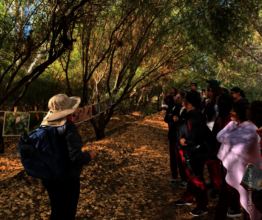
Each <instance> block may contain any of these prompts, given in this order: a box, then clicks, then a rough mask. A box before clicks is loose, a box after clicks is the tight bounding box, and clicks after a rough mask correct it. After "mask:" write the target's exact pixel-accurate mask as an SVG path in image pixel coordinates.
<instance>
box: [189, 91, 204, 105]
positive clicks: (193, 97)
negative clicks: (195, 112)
mask: <svg viewBox="0 0 262 220" xmlns="http://www.w3.org/2000/svg"><path fill="white" fill-rule="evenodd" d="M186 101H187V102H189V103H191V105H193V106H194V108H196V109H200V104H201V99H200V95H199V93H198V92H197V91H190V92H188V93H187V94H186Z"/></svg>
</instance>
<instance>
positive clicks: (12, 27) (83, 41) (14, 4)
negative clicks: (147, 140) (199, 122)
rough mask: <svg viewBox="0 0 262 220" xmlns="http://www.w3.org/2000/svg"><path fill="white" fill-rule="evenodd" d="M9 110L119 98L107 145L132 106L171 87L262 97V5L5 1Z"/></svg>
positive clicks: (191, 0)
mask: <svg viewBox="0 0 262 220" xmlns="http://www.w3.org/2000/svg"><path fill="white" fill-rule="evenodd" d="M0 9H1V13H0V31H1V32H0V56H1V59H0V92H1V94H2V95H1V97H0V106H1V109H2V110H12V109H13V107H14V106H18V109H19V110H21V111H22V110H23V111H29V110H33V109H34V106H37V107H38V109H39V110H46V109H47V102H48V100H49V98H50V97H51V96H53V95H54V94H57V93H66V94H68V95H75V96H80V97H81V98H82V103H81V105H82V106H86V105H89V104H93V103H96V102H99V101H101V100H103V99H105V98H108V97H111V96H113V95H116V103H115V104H114V105H112V107H111V109H109V110H108V111H107V112H106V113H103V114H101V115H100V116H99V122H98V124H97V122H96V121H95V120H94V119H92V120H91V123H92V125H93V126H94V129H95V131H96V132H97V136H98V137H103V135H104V129H105V126H106V125H107V123H108V122H109V120H110V118H111V116H112V115H113V113H114V110H115V109H116V108H117V106H119V105H121V104H123V103H132V102H134V97H136V101H139V100H143V97H145V96H147V97H152V96H155V95H156V96H159V94H160V93H161V92H163V91H164V90H165V89H168V87H169V86H171V84H172V86H175V87H179V88H182V87H183V88H185V89H187V88H188V86H189V82H190V81H193V80H194V81H196V82H199V84H200V86H202V87H203V88H204V87H206V83H205V80H206V79H210V78H217V79H219V80H220V81H222V85H223V86H224V87H227V88H230V87H233V86H236V85H238V86H240V87H242V88H243V89H244V90H245V91H246V92H247V93H248V95H249V99H251V100H254V99H258V98H260V97H261V92H262V88H261V87H260V86H259V85H260V84H261V83H262V77H261V75H262V55H261V49H262V20H261V18H262V17H261V16H262V14H261V13H262V11H261V9H262V2H261V1H259V0H253V1H246V0H233V1H218V0H212V1H210V0H183V1H181V0H161V1H159V0H126V1H113V0H102V1H95V0H54V1H53V0H37V1H36V0H15V1H13V0H4V1H1V2H0Z"/></svg>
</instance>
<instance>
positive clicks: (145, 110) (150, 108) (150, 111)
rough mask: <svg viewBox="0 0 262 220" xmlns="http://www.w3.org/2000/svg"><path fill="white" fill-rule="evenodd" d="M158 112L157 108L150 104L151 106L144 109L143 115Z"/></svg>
mask: <svg viewBox="0 0 262 220" xmlns="http://www.w3.org/2000/svg"><path fill="white" fill-rule="evenodd" d="M156 112H157V111H156V109H154V108H153V107H152V106H149V107H147V108H146V109H144V110H143V115H144V116H149V115H152V114H154V113H156Z"/></svg>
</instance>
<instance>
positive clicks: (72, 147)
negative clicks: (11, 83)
mask: <svg viewBox="0 0 262 220" xmlns="http://www.w3.org/2000/svg"><path fill="white" fill-rule="evenodd" d="M80 102H81V99H80V98H78V97H71V98H69V97H67V96H66V95H65V94H58V95H56V96H54V97H52V98H51V99H50V100H49V103H48V107H49V110H50V111H49V112H48V114H47V116H46V117H45V118H44V120H43V122H42V124H41V126H51V127H55V128H56V131H57V142H58V143H59V147H60V154H61V155H62V157H63V159H64V163H63V172H62V175H61V178H59V179H58V180H42V183H43V186H44V187H45V189H46V190H47V192H48V195H49V199H50V204H51V216H50V219H51V220H60V219H61V220H74V219H75V215H76V210H77V203H78V199H79V195H80V174H81V171H82V168H83V166H84V165H87V164H88V163H89V162H90V161H91V160H92V159H94V157H95V152H94V151H89V152H82V138H81V136H80V134H79V133H78V131H77V127H76V125H75V124H74V123H73V122H72V121H70V119H68V117H67V116H68V115H70V114H72V113H73V112H74V111H75V110H76V109H77V108H78V106H79V104H80ZM57 109H59V111H57Z"/></svg>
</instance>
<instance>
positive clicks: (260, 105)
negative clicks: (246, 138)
mask: <svg viewBox="0 0 262 220" xmlns="http://www.w3.org/2000/svg"><path fill="white" fill-rule="evenodd" d="M249 109H250V111H251V114H252V122H254V124H255V125H256V126H258V127H259V128H260V127H261V126H262V101H254V102H252V103H251V105H250V107H249Z"/></svg>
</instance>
